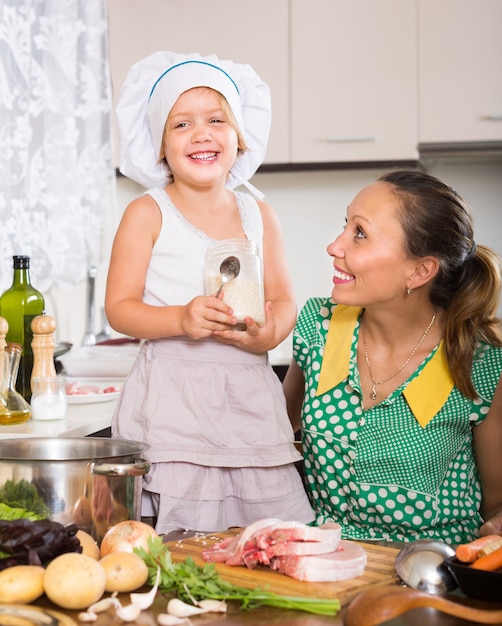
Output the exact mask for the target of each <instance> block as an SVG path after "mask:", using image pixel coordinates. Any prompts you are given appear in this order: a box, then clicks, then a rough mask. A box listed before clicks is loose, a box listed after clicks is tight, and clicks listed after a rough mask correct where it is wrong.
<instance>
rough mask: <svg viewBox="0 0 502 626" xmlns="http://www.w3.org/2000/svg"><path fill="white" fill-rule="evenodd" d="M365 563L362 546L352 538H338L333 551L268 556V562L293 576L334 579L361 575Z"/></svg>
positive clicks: (365, 555)
mask: <svg viewBox="0 0 502 626" xmlns="http://www.w3.org/2000/svg"><path fill="white" fill-rule="evenodd" d="M366 563H367V554H366V550H365V549H364V548H363V547H362V546H360V545H359V544H357V543H355V542H354V541H347V540H345V539H342V540H341V542H340V547H339V548H338V550H336V551H335V552H329V553H327V554H319V555H309V556H301V557H297V556H294V555H289V556H278V557H276V558H274V559H272V562H271V564H270V566H271V568H272V569H274V570H277V571H278V572H281V574H286V575H287V576H291V577H292V578H296V579H297V580H305V581H310V582H336V581H338V580H348V579H349V578H356V577H357V576H362V574H364V570H365V568H366Z"/></svg>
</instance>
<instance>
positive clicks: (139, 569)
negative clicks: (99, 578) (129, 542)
mask: <svg viewBox="0 0 502 626" xmlns="http://www.w3.org/2000/svg"><path fill="white" fill-rule="evenodd" d="M100 564H101V566H102V567H103V569H104V570H105V573H106V587H105V591H110V592H113V591H119V592H127V591H135V590H136V589H139V588H140V587H142V586H143V585H144V584H145V583H146V581H147V580H148V567H147V566H146V563H145V562H144V561H143V559H142V558H141V557H140V556H139V555H137V554H136V553H134V552H112V553H111V554H108V555H107V556H104V557H103V558H102V559H101V561H100Z"/></svg>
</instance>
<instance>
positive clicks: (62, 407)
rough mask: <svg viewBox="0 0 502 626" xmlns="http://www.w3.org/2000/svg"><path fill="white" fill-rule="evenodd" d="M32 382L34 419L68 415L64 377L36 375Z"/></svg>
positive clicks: (58, 417) (52, 418)
mask: <svg viewBox="0 0 502 626" xmlns="http://www.w3.org/2000/svg"><path fill="white" fill-rule="evenodd" d="M32 384H33V391H32V394H31V417H32V419H34V420H60V419H63V418H64V417H66V408H67V400H66V392H65V386H64V385H65V381H64V378H63V377H61V376H35V378H32Z"/></svg>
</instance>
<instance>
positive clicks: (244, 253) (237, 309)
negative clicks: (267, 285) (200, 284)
mask: <svg viewBox="0 0 502 626" xmlns="http://www.w3.org/2000/svg"><path fill="white" fill-rule="evenodd" d="M229 256H234V257H236V258H237V259H238V260H239V263H240V271H239V274H238V275H237V277H236V278H234V279H232V280H229V281H228V282H226V283H225V284H223V287H222V279H221V273H220V266H221V264H222V263H223V261H224V260H225V259H227V258H228V257H229ZM204 286H205V294H206V295H213V294H215V293H216V292H217V291H218V289H219V288H220V287H222V294H223V301H224V302H225V303H226V304H228V306H230V307H232V309H233V314H234V316H235V317H236V318H237V322H238V324H237V328H241V329H242V328H245V326H244V324H243V323H244V319H245V318H246V317H252V318H253V319H254V320H255V322H256V323H257V324H258V325H260V326H262V325H263V324H264V323H265V294H264V289H263V262H262V259H261V256H260V250H259V248H258V244H257V243H256V242H255V241H252V240H250V239H223V240H221V241H217V242H215V243H213V244H211V245H210V246H209V248H208V250H207V252H206V262H205V268H204Z"/></svg>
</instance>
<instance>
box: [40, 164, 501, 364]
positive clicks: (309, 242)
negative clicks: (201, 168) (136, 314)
mask: <svg viewBox="0 0 502 626" xmlns="http://www.w3.org/2000/svg"><path fill="white" fill-rule="evenodd" d="M425 165H426V168H427V171H429V172H430V173H431V174H433V175H435V176H438V177H440V178H442V179H443V180H445V181H446V182H447V183H448V184H450V185H451V186H453V187H454V188H455V189H456V190H457V191H458V192H459V193H460V194H461V195H463V196H464V198H465V199H466V200H467V201H468V202H469V203H470V205H471V207H472V210H473V214H474V220H475V232H476V240H477V241H478V243H483V244H486V245H489V246H491V247H492V248H494V249H495V250H496V251H497V252H498V254H500V255H501V256H502V160H500V159H499V160H492V161H488V160H472V161H469V160H467V159H462V160H460V159H457V160H437V161H429V162H427V163H426V164H425ZM382 171H383V170H380V169H371V170H369V169H364V170H333V171H314V172H312V171H309V172H286V173H284V172H281V173H263V174H257V175H256V176H255V177H254V178H253V181H252V182H253V184H254V185H255V186H257V187H258V188H259V189H260V190H261V191H263V192H264V193H265V196H266V197H265V200H266V201H267V202H269V204H271V205H272V206H273V207H274V209H275V210H276V212H277V214H278V216H279V219H280V221H281V223H282V227H283V232H284V238H285V244H286V254H287V257H288V261H289V266H290V268H291V271H292V274H293V280H294V286H295V290H296V297H297V302H298V306H299V307H301V306H302V304H303V303H304V302H305V300H306V299H307V298H309V297H311V296H316V295H327V294H329V293H330V291H331V276H332V271H331V259H330V257H328V255H327V253H326V246H327V244H328V243H329V242H330V241H331V240H332V239H333V238H334V237H335V236H336V235H337V234H338V233H339V232H340V230H341V228H342V227H343V224H344V218H345V212H346V207H347V205H348V204H349V202H350V201H351V200H352V198H353V197H354V195H355V194H356V193H357V192H358V191H359V190H360V189H361V188H362V187H363V186H365V185H367V184H369V183H371V182H373V181H374V180H375V179H376V178H377V177H378V176H379V175H380V173H382ZM140 193H142V189H141V188H140V187H139V186H138V185H136V184H135V183H133V182H131V181H130V180H128V179H125V178H123V177H121V178H119V179H118V181H117V196H118V202H119V206H120V207H122V208H125V206H126V204H127V203H128V202H129V201H130V200H131V199H132V198H134V197H135V196H137V195H138V194H140ZM106 271H107V267H106V264H105V265H104V266H103V267H100V268H98V276H97V280H96V311H95V332H99V330H100V329H101V317H100V310H101V307H102V306H103V300H104V291H105V281H106ZM46 296H47V309H48V312H49V313H51V314H54V315H55V317H56V320H57V323H58V331H57V336H58V339H59V340H62V341H71V342H72V343H73V344H74V345H76V346H78V345H80V344H81V342H82V338H83V335H84V331H85V321H86V317H85V303H86V285H85V283H83V284H82V285H79V286H78V287H76V288H75V289H72V290H63V289H61V288H56V289H54V290H52V292H51V293H49V294H46ZM290 355H291V346H290V340H289V339H288V340H287V341H285V342H284V343H283V344H282V345H281V346H280V347H279V348H277V349H276V350H274V351H273V353H272V355H271V358H272V360H273V361H274V362H276V363H284V362H288V361H289V359H290Z"/></svg>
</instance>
